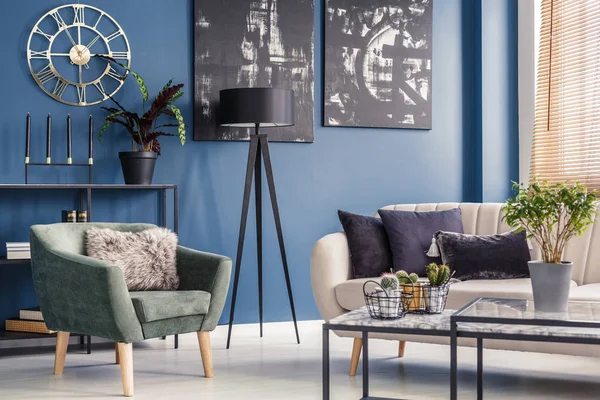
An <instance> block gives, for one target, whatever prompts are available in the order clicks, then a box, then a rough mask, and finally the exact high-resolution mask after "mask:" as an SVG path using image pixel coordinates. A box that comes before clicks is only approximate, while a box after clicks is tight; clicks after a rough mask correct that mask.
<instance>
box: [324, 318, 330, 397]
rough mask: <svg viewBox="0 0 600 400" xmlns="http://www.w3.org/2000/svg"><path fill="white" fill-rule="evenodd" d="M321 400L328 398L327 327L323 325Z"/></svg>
mask: <svg viewBox="0 0 600 400" xmlns="http://www.w3.org/2000/svg"><path fill="white" fill-rule="evenodd" d="M323 400H329V329H327V328H326V327H325V326H323Z"/></svg>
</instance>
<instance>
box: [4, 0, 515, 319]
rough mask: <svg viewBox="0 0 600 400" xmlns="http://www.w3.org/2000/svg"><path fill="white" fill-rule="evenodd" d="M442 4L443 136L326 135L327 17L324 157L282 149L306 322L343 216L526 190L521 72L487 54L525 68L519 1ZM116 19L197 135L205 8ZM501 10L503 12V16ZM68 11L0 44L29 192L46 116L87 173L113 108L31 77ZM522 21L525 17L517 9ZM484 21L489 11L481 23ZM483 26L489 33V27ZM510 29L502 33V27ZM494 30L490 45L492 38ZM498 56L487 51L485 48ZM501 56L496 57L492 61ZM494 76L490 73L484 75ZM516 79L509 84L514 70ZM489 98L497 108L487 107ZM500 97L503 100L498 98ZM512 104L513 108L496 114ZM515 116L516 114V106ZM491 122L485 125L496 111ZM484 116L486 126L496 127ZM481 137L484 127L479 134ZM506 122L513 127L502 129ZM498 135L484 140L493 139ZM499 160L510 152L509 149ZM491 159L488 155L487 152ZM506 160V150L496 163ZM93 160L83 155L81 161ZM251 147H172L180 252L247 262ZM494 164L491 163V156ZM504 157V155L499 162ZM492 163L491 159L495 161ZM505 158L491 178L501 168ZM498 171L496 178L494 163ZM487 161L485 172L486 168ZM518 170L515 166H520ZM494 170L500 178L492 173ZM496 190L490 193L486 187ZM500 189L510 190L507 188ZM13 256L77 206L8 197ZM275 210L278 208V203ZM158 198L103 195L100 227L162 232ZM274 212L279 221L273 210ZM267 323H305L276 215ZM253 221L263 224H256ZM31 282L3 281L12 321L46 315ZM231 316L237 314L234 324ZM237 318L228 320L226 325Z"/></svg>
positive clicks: (111, 7)
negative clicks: (317, 260) (36, 45)
mask: <svg viewBox="0 0 600 400" xmlns="http://www.w3.org/2000/svg"><path fill="white" fill-rule="evenodd" d="M481 1H483V0H462V1H461V0H437V1H436V2H435V8H434V28H433V29H434V39H433V41H434V50H433V51H434V70H433V82H434V84H433V118H434V119H433V129H432V130H431V131H411V130H390V129H381V130H378V129H344V128H324V127H322V126H321V120H322V87H321V84H320V82H322V67H323V58H322V51H323V45H322V39H323V32H322V26H323V21H322V8H323V0H316V5H315V27H316V32H315V55H316V57H315V72H316V76H315V78H316V79H315V82H316V84H315V122H316V123H315V126H316V128H315V143H314V144H310V145H298V144H282V143H274V144H273V145H272V150H271V151H272V157H273V164H274V168H275V180H276V183H277V186H278V195H279V201H280V209H281V214H282V223H283V230H284V234H285V238H286V244H287V250H288V257H289V263H290V268H291V271H290V272H291V278H292V285H293V291H294V294H295V299H296V305H297V314H298V317H299V319H315V318H318V317H319V315H318V313H317V310H316V307H315V305H314V301H313V296H312V291H311V287H310V279H309V267H308V262H309V254H310V250H311V247H312V245H313V244H314V242H315V241H316V240H317V239H319V238H320V237H322V236H323V235H325V234H327V233H331V232H333V231H337V230H339V222H338V221H337V216H336V210H337V209H338V208H342V209H346V210H351V211H354V212H358V213H365V214H371V213H373V212H374V211H375V210H377V208H378V207H380V206H383V205H386V204H393V203H405V202H439V201H462V200H478V199H480V198H481V197H482V193H481V191H482V190H483V189H482V188H484V187H485V190H486V191H489V193H490V195H489V196H487V195H486V196H485V199H486V200H498V201H501V200H502V199H503V198H504V197H506V194H507V193H508V192H507V187H508V180H509V178H510V177H512V178H513V179H514V178H515V177H516V176H517V175H516V172H515V171H516V169H515V168H514V165H516V163H517V162H516V157H517V151H516V149H515V148H513V147H512V146H510V145H509V143H512V142H511V138H512V137H514V135H516V119H517V115H516V110H515V108H514V101H515V99H516V88H514V91H513V86H514V85H513V84H512V82H513V80H512V79H513V78H514V74H516V65H513V63H511V62H506V63H504V62H503V63H499V64H495V63H493V65H492V66H490V68H494V70H493V71H484V72H483V73H482V70H481V69H482V68H481V65H482V63H481V55H482V52H481V48H482V46H481V43H480V44H479V46H477V45H476V44H477V43H478V39H477V37H476V35H479V37H480V39H479V40H480V41H481V40H484V43H485V46H495V43H494V41H495V40H496V39H497V40H500V41H502V46H499V47H496V48H495V49H494V50H493V54H492V55H493V57H494V60H504V59H505V57H506V58H509V59H511V60H512V59H514V57H516V42H515V43H513V44H514V46H510V43H512V42H514V41H515V38H514V36H513V35H512V34H509V32H511V31H514V30H515V29H516V24H517V22H516V15H515V14H514V13H512V12H507V11H506V10H507V8H502V7H504V6H507V7H508V4H509V3H516V2H515V1H511V0H507V1H500V0H498V1H494V2H489V1H484V3H485V4H486V5H485V7H483V12H474V11H473V6H474V5H477V4H478V5H479V8H478V10H480V11H481V10H482V7H481V3H480V2H481ZM88 3H89V4H90V5H93V6H96V7H99V8H101V9H103V10H105V11H106V12H107V13H109V14H110V15H112V16H113V17H114V18H115V19H117V21H119V23H120V24H121V25H122V27H123V28H124V30H125V32H126V33H127V35H128V37H129V40H130V43H131V47H132V52H133V68H134V69H135V70H136V71H137V72H139V73H140V74H141V75H142V76H143V77H144V78H145V79H146V81H147V83H148V86H149V89H150V91H151V93H152V92H156V91H157V90H158V89H159V88H160V87H161V86H162V85H163V84H164V83H165V82H166V81H167V80H168V79H170V78H174V79H175V81H176V82H183V83H185V85H186V88H187V92H186V93H185V96H184V97H182V98H181V99H180V100H179V105H180V106H181V109H182V111H183V113H184V116H185V117H186V122H187V124H188V125H190V131H191V126H192V125H193V120H192V106H193V100H192V98H193V96H192V93H191V92H190V90H191V88H192V87H193V65H192V62H193V61H192V60H193V59H192V51H193V50H192V26H193V24H192V0H177V1H173V0H153V1H152V2H148V1H144V0H128V1H119V2H117V1H114V0H89V1H88ZM488 3H498V4H502V5H499V6H498V7H500V9H501V10H500V11H502V12H500V13H498V14H497V15H496V14H495V11H496V10H492V9H491V8H490V6H489V5H488ZM58 5H60V2H59V1H56V0H24V1H21V2H12V3H11V4H10V5H5V6H4V8H3V15H4V21H5V23H4V24H2V25H0V38H2V39H1V40H2V49H3V51H4V53H5V57H4V60H3V62H2V64H0V76H2V80H3V81H2V86H3V89H4V90H3V93H4V101H3V102H2V108H1V111H0V116H1V122H0V139H1V143H2V150H1V151H2V153H1V157H0V167H1V168H0V182H2V183H8V182H13V183H21V182H23V165H22V162H23V153H24V146H25V144H24V138H23V136H24V132H23V131H24V123H25V115H26V113H27V112H28V111H29V112H31V113H32V116H33V118H34V135H35V138H34V140H33V143H32V147H33V149H32V152H33V154H32V157H35V158H36V160H42V159H43V157H44V154H43V148H44V143H45V139H44V124H45V119H44V118H45V115H46V114H47V113H48V112H50V113H52V115H53V116H54V119H55V136H54V141H53V155H54V157H55V158H60V157H65V155H64V154H65V150H64V147H65V144H64V140H63V139H64V136H62V134H61V136H62V137H58V133H59V132H63V129H64V123H63V122H62V121H64V118H65V117H66V115H67V113H70V114H71V115H72V117H73V120H74V130H75V132H76V135H75V138H74V148H75V149H77V151H75V155H74V157H75V158H76V159H79V160H82V159H85V157H86V155H85V151H86V150H85V141H86V140H87V136H86V134H85V133H84V132H85V127H86V123H87V122H86V121H87V117H88V116H89V114H90V113H91V114H93V115H94V117H95V118H96V120H97V124H98V125H99V123H100V121H101V118H102V115H103V113H102V111H101V110H100V109H99V106H94V107H89V108H77V107H69V106H65V105H62V104H60V103H58V102H56V101H54V100H52V99H51V98H49V97H48V96H47V95H46V94H44V93H43V92H42V91H41V90H40V89H39V88H38V87H37V85H36V84H35V82H34V81H33V79H32V78H31V76H30V73H29V70H28V67H27V63H26V58H25V48H26V43H27V37H28V35H29V31H30V29H31V27H32V26H33V25H34V23H35V22H36V21H37V19H38V18H39V16H41V15H42V14H43V13H45V12H46V11H48V10H49V9H51V8H53V7H55V6H58ZM515 7H516V6H515ZM476 10H477V9H476ZM482 18H483V20H482ZM496 18H498V19H499V20H498V21H495V19H496ZM488 24H492V25H489V26H493V27H494V30H488V29H486V31H485V34H483V35H482V30H481V28H480V27H481V26H482V25H483V26H488ZM485 46H484V47H485ZM483 54H484V55H485V56H487V55H488V51H486V52H484V53H483ZM484 65H485V66H487V62H486V63H484ZM505 66H508V67H509V68H510V70H509V71H508V72H507V71H505V70H504V69H503V68H504V67H505ZM482 93H483V95H484V96H483V98H484V99H485V101H484V102H483V104H482V102H481V98H482ZM496 95H497V96H498V97H497V98H496ZM117 98H118V99H119V100H120V101H122V103H124V104H126V105H134V104H136V103H138V102H139V100H138V99H139V96H138V89H137V87H136V85H135V83H134V82H133V81H129V82H127V84H126V85H125V88H124V89H122V90H121V91H120V92H119V94H118V95H117ZM496 102H498V103H499V104H501V105H502V106H501V107H494V106H493V105H494V104H495V103H496ZM505 104H506V105H505ZM482 110H483V111H482ZM482 113H483V121H484V123H481V120H482ZM478 118H479V121H480V122H479V123H477V122H475V123H474V122H473V121H477V119H478ZM502 121H504V122H502ZM482 126H483V127H484V128H485V129H487V130H488V131H489V135H488V132H485V135H484V132H483V131H482V129H481V127H482ZM118 133H119V131H118V130H116V129H115V130H113V131H112V132H111V133H110V134H107V135H106V139H105V140H103V141H102V142H100V143H97V142H96V153H95V157H96V173H95V180H96V182H99V183H112V182H122V177H121V171H120V166H119V161H118V159H117V152H118V151H120V150H126V149H128V143H127V141H126V140H125V139H119V138H118V137H117V136H118ZM495 146H497V147H495ZM484 148H485V149H486V151H485V153H484V152H483V149H484ZM490 149H497V150H493V151H492V150H490ZM79 150H81V151H79ZM247 150H248V145H247V143H227V142H221V143H216V142H215V143H206V142H192V141H191V139H190V141H189V142H188V144H187V145H186V146H185V147H183V148H181V146H180V145H179V144H178V142H177V140H172V141H168V140H165V141H163V154H164V155H163V156H162V157H161V158H160V159H159V161H158V164H157V170H156V174H155V182H157V183H159V182H160V183H162V182H164V183H170V182H173V183H177V184H178V185H180V187H181V199H180V212H181V225H180V241H181V243H182V244H184V245H186V246H191V247H195V248H198V249H204V250H207V251H211V252H216V253H221V254H225V255H228V256H230V257H234V256H235V251H236V244H237V235H238V229H239V218H240V210H241V197H242V190H243V179H244V172H245V166H246V157H247ZM488 150H489V151H488ZM496 152H497V154H496ZM484 154H485V158H484V157H483V155H484ZM488 157H490V159H491V158H492V157H493V161H492V162H490V163H489V164H488V162H487V159H488ZM482 159H483V160H485V161H486V164H485V165H486V168H485V169H484V171H485V174H482V173H481V172H480V171H481V165H482V163H483V162H482V161H481V160H482ZM478 160H479V161H478ZM506 162H509V164H510V165H507V164H506ZM492 169H494V170H495V171H496V175H495V176H493V175H492V174H491V173H490V172H489V171H491V170H492ZM484 176H485V185H484V180H483V179H484ZM76 179H85V175H81V174H74V175H71V173H67V172H64V171H58V170H57V171H51V172H49V173H45V172H44V171H40V172H35V173H34V180H35V181H38V182H68V181H74V180H76ZM495 179H498V180H497V181H496V180H495ZM0 196H1V197H0V199H2V200H1V201H0V221H1V222H0V243H3V242H5V241H21V240H27V231H28V226H29V225H31V224H33V223H50V222H55V221H57V220H58V219H59V218H60V210H61V209H64V208H70V207H73V206H74V205H75V204H74V203H75V200H76V194H75V193H69V194H52V193H29V195H24V194H21V193H2V194H1V195H0ZM265 198H266V196H265ZM157 204H158V200H157V197H156V196H155V195H151V194H147V195H141V196H137V195H135V196H134V195H122V194H119V195H97V196H95V197H94V220H96V221H109V220H119V221H147V222H158V220H157V213H156V212H155V211H154V207H156V206H157ZM267 210H268V208H267ZM265 215H266V217H265V226H264V229H265V242H266V243H265V256H264V257H265V273H264V275H265V299H264V303H265V319H266V320H267V321H281V320H289V319H291V315H290V312H289V308H288V306H287V297H286V296H287V295H286V291H285V284H284V277H283V273H282V270H281V264H280V260H279V259H278V254H279V253H278V249H277V244H276V236H275V230H274V225H273V221H272V217H271V216H270V215H269V213H265ZM252 219H253V215H251V216H250V221H252ZM253 231H254V223H252V222H250V224H249V226H248V235H247V237H246V239H247V242H246V243H247V248H246V251H245V253H244V260H243V261H244V262H243V269H242V273H241V287H240V293H239V297H238V306H237V312H236V316H237V317H236V322H255V321H257V319H258V316H257V308H258V306H257V299H256V296H257V293H256V292H257V283H256V270H255V269H256V265H255V261H254V260H255V257H256V250H255V248H254V246H253V244H254V243H255V235H254V234H253ZM30 279H31V278H30V272H29V271H28V270H27V269H26V268H25V267H22V266H10V267H8V266H5V267H2V269H1V270H0V320H3V319H5V318H7V317H11V316H14V315H15V314H16V311H17V310H18V309H19V308H20V307H26V306H33V305H35V297H34V294H33V289H32V286H31V282H30ZM228 307H229V305H227V306H226V311H225V313H224V315H225V314H227V312H228V311H227V310H228ZM225 320H226V318H222V321H225Z"/></svg>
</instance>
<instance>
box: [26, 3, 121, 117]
mask: <svg viewBox="0 0 600 400" xmlns="http://www.w3.org/2000/svg"><path fill="white" fill-rule="evenodd" d="M97 55H99V56H108V57H112V58H114V59H115V60H116V61H118V62H119V63H121V64H123V65H125V66H127V67H128V68H129V67H130V65H131V51H130V49H129V41H128V40H127V36H125V32H123V29H122V28H121V26H120V25H119V24H118V23H117V21H115V20H114V19H113V18H112V17H111V16H110V15H108V14H106V13H105V12H104V11H102V10H100V9H98V8H95V7H91V6H87V5H83V4H70V5H64V6H61V7H57V8H55V9H53V10H51V11H49V12H48V13H46V14H45V15H44V16H42V18H40V19H39V21H38V22H37V23H36V24H35V26H34V27H33V30H32V31H31V34H30V35H29V40H28V42H27V61H28V63H29V69H30V71H31V75H32V76H33V78H34V79H35V81H36V82H37V84H38V85H39V86H40V87H41V88H42V89H43V90H44V92H46V93H47V94H48V95H49V96H50V97H52V98H53V99H55V100H58V101H60V102H62V103H65V104H69V105H74V106H90V105H94V104H98V103H101V102H103V101H105V100H107V99H108V98H109V96H113V95H114V94H115V93H116V92H117V91H118V90H119V89H120V88H121V87H122V86H123V83H124V82H125V78H126V77H127V74H128V73H129V71H128V70H127V69H126V68H122V67H120V66H118V65H116V64H114V63H111V62H110V61H108V60H107V59H105V58H100V57H96V56H97Z"/></svg>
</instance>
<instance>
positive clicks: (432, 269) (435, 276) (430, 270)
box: [425, 263, 450, 286]
mask: <svg viewBox="0 0 600 400" xmlns="http://www.w3.org/2000/svg"><path fill="white" fill-rule="evenodd" d="M425 272H426V273H427V277H428V278H429V284H430V285H431V286H442V285H444V284H446V283H447V282H448V280H450V268H449V267H448V266H447V265H445V264H442V265H438V264H436V263H431V264H429V265H428V266H427V267H425Z"/></svg>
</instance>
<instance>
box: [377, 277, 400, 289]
mask: <svg viewBox="0 0 600 400" xmlns="http://www.w3.org/2000/svg"><path fill="white" fill-rule="evenodd" d="M381 287H383V289H384V290H385V291H386V292H388V293H390V292H393V291H394V290H398V289H400V283H399V282H398V278H396V275H394V274H393V273H392V272H384V273H383V274H382V275H381Z"/></svg>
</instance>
